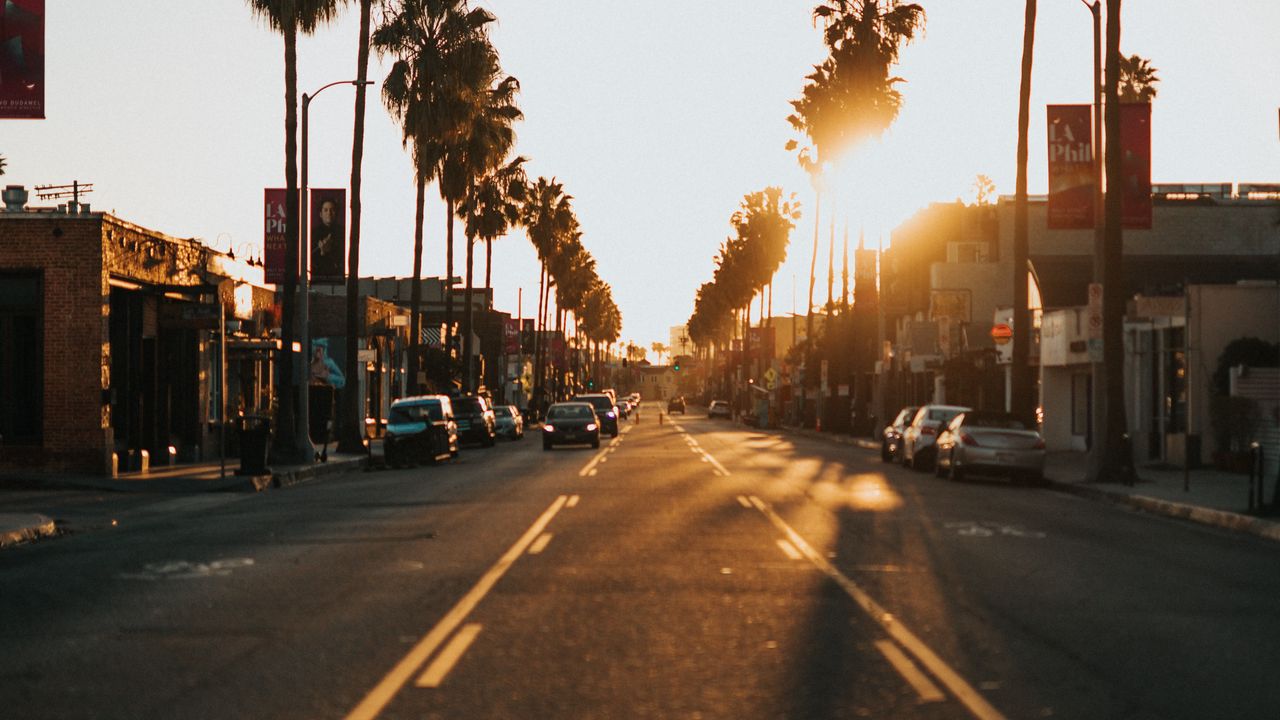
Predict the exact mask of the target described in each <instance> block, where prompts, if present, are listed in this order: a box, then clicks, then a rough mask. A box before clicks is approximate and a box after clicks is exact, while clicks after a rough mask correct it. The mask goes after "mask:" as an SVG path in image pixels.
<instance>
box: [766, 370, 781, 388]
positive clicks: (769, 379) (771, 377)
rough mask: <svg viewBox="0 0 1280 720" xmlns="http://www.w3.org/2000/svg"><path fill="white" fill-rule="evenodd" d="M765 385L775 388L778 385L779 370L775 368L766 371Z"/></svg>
mask: <svg viewBox="0 0 1280 720" xmlns="http://www.w3.org/2000/svg"><path fill="white" fill-rule="evenodd" d="M764 387H765V389H766V390H773V389H775V388H777V387H778V372H777V371H776V370H774V369H773V368H769V369H768V370H765V371H764Z"/></svg>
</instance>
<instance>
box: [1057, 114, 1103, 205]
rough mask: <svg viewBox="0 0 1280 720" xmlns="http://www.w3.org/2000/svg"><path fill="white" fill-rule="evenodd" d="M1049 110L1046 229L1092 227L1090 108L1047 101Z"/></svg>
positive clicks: (1092, 159)
mask: <svg viewBox="0 0 1280 720" xmlns="http://www.w3.org/2000/svg"><path fill="white" fill-rule="evenodd" d="M1048 111H1049V124H1048V137H1049V215H1048V224H1049V229H1050V230H1079V229H1085V228H1092V227H1093V212H1094V208H1093V202H1094V193H1095V185H1094V183H1095V179H1096V177H1097V169H1096V167H1095V165H1094V155H1093V134H1092V133H1091V132H1090V131H1091V129H1092V126H1093V123H1092V120H1091V111H1092V108H1091V107H1090V106H1089V105H1050V106H1049V107H1048Z"/></svg>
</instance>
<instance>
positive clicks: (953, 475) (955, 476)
mask: <svg viewBox="0 0 1280 720" xmlns="http://www.w3.org/2000/svg"><path fill="white" fill-rule="evenodd" d="M947 477H948V478H950V479H951V481H952V482H960V481H961V480H964V470H962V469H961V468H960V466H959V465H957V464H956V462H955V460H954V459H953V460H952V461H951V472H949V473H947Z"/></svg>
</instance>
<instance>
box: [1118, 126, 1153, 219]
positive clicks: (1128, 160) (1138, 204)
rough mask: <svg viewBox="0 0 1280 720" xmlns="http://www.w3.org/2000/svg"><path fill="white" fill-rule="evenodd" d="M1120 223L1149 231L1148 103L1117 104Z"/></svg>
mask: <svg viewBox="0 0 1280 720" xmlns="http://www.w3.org/2000/svg"><path fill="white" fill-rule="evenodd" d="M1120 147H1121V149H1123V150H1124V153H1123V154H1122V155H1121V156H1120V157H1121V161H1120V166H1121V167H1120V182H1121V188H1120V224H1121V226H1122V227H1124V228H1125V229H1126V230H1150V229H1151V103H1121V105H1120Z"/></svg>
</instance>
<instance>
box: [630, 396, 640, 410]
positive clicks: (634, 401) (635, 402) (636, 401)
mask: <svg viewBox="0 0 1280 720" xmlns="http://www.w3.org/2000/svg"><path fill="white" fill-rule="evenodd" d="M627 399H628V400H630V401H631V407H640V393H631V394H630V395H628V396H627Z"/></svg>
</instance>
